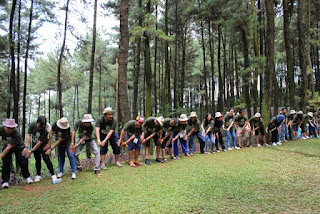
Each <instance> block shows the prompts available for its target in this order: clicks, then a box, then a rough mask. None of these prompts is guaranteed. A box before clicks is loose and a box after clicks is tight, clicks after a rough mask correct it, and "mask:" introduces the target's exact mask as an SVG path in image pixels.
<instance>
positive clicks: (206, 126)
mask: <svg viewBox="0 0 320 214" xmlns="http://www.w3.org/2000/svg"><path fill="white" fill-rule="evenodd" d="M202 125H203V128H204V130H205V131H207V130H208V128H210V127H211V130H210V131H209V132H208V134H212V130H213V127H214V120H210V121H209V122H208V124H207V125H206V119H204V120H203V121H202Z"/></svg>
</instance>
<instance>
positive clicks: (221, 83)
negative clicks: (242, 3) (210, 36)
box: [218, 25, 224, 111]
mask: <svg viewBox="0 0 320 214" xmlns="http://www.w3.org/2000/svg"><path fill="white" fill-rule="evenodd" d="M218 73H219V95H218V111H223V88H224V87H223V82H222V74H221V26H220V25H219V26H218Z"/></svg>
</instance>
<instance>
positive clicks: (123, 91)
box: [119, 0, 131, 124]
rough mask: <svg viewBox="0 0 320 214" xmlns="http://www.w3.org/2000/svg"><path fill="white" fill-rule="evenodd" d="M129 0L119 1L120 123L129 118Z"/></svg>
mask: <svg viewBox="0 0 320 214" xmlns="http://www.w3.org/2000/svg"><path fill="white" fill-rule="evenodd" d="M128 18H129V0H121V2H120V53H119V109H120V115H119V116H120V117H119V120H120V122H121V123H122V124H124V123H126V122H127V121H128V120H130V115H131V113H130V107H129V102H128V81H127V65H128V50H129V27H128Z"/></svg>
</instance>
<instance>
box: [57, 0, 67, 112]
mask: <svg viewBox="0 0 320 214" xmlns="http://www.w3.org/2000/svg"><path fill="white" fill-rule="evenodd" d="M69 2H70V0H67V4H66V17H65V21H64V34H63V42H62V47H61V51H60V56H59V61H58V75H57V86H58V96H59V101H58V102H59V104H58V109H59V114H60V115H59V118H61V117H63V106H62V87H61V66H62V65H61V64H62V57H63V54H64V49H65V46H66V38H67V25H68V11H69Z"/></svg>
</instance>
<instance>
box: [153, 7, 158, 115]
mask: <svg viewBox="0 0 320 214" xmlns="http://www.w3.org/2000/svg"><path fill="white" fill-rule="evenodd" d="M156 30H158V3H156ZM154 40H155V44H154V69H153V93H154V103H153V105H154V110H153V112H154V113H155V114H156V113H157V109H158V97H157V51H158V37H157V36H155V38H154Z"/></svg>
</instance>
